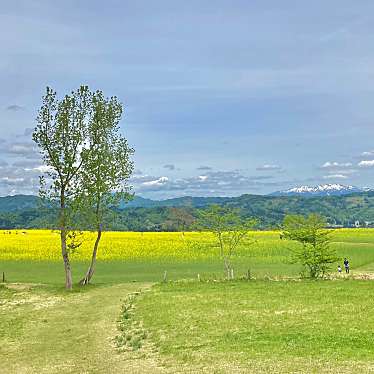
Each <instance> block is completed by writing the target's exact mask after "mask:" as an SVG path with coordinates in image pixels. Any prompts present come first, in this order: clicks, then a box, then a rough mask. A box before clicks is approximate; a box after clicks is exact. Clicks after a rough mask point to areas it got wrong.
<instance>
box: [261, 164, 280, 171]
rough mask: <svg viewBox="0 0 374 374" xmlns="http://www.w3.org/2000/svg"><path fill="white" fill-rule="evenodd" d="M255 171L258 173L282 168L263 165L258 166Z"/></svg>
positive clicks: (274, 165) (273, 165)
mask: <svg viewBox="0 0 374 374" xmlns="http://www.w3.org/2000/svg"><path fill="white" fill-rule="evenodd" d="M256 170H258V171H272V170H282V167H281V166H279V165H276V164H265V165H262V166H258V167H257V168H256Z"/></svg>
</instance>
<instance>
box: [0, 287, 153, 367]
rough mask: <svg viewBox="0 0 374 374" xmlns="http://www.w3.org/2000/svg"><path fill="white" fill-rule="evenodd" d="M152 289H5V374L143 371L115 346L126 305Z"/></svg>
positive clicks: (0, 318) (1, 338)
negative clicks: (129, 298) (140, 291)
mask: <svg viewBox="0 0 374 374" xmlns="http://www.w3.org/2000/svg"><path fill="white" fill-rule="evenodd" d="M146 287H148V285H147V284H142V285H135V284H125V285H113V286H106V287H88V288H86V289H77V290H76V291H73V292H72V293H67V292H66V291H64V290H62V289H61V288H56V287H52V286H41V285H27V284H9V285H6V286H0V357H1V363H0V372H1V373H2V374H23V373H27V374H29V373H35V374H40V373H48V374H51V373H77V374H78V373H79V374H80V373H103V374H104V373H125V372H134V373H136V372H138V371H137V370H136V367H137V366H139V365H138V363H136V367H135V368H134V367H132V366H131V365H132V363H131V362H129V361H128V358H129V357H128V356H127V355H125V354H122V355H119V354H118V353H117V351H116V349H115V346H114V342H113V341H114V337H115V336H116V334H117V333H118V331H117V326H116V321H117V318H118V316H119V313H120V308H121V304H122V300H123V299H124V297H125V296H126V295H127V293H129V292H133V291H135V290H138V289H139V288H143V289H144V288H146ZM144 363H145V364H147V361H146V360H145V361H144ZM134 364H135V363H134ZM140 372H141V371H140Z"/></svg>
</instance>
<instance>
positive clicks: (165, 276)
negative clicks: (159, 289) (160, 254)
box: [164, 270, 168, 283]
mask: <svg viewBox="0 0 374 374" xmlns="http://www.w3.org/2000/svg"><path fill="white" fill-rule="evenodd" d="M167 275H168V273H167V271H166V270H165V272H164V283H166V282H167Z"/></svg>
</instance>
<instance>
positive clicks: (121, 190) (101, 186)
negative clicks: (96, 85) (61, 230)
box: [80, 91, 134, 285]
mask: <svg viewBox="0 0 374 374" xmlns="http://www.w3.org/2000/svg"><path fill="white" fill-rule="evenodd" d="M92 110H93V118H92V122H91V123H90V127H89V143H90V146H89V148H90V150H91V151H90V152H89V154H88V155H87V158H86V161H85V163H84V164H83V166H82V172H81V178H82V183H81V185H82V190H81V193H82V196H81V200H82V201H84V203H85V207H86V209H85V213H86V216H88V217H89V218H90V219H89V222H91V223H92V225H91V226H93V227H91V228H93V229H94V230H95V231H96V233H97V235H96V240H95V243H94V246H93V251H92V256H91V263H90V266H89V268H88V270H87V272H86V274H85V276H84V278H83V279H82V280H81V281H80V283H81V284H82V285H84V284H88V283H89V282H90V280H91V278H92V276H93V274H94V271H95V264H96V256H97V251H98V248H99V243H100V239H101V236H102V231H103V227H104V225H105V223H106V222H107V221H108V220H110V221H113V219H111V217H112V215H113V213H114V209H113V208H114V207H116V206H118V204H119V203H120V202H121V201H122V200H123V199H127V198H130V195H129V194H128V192H129V190H130V187H129V186H128V185H127V181H128V178H129V177H130V175H131V173H132V171H133V162H132V161H130V155H131V154H133V152H134V150H133V149H132V148H130V147H129V146H128V144H127V140H126V139H125V138H124V137H123V136H122V135H121V134H120V133H119V122H120V120H121V115H122V104H121V103H120V102H119V101H118V100H117V98H116V97H111V98H105V97H104V95H103V93H102V92H101V91H96V92H95V93H94V94H93V97H92Z"/></svg>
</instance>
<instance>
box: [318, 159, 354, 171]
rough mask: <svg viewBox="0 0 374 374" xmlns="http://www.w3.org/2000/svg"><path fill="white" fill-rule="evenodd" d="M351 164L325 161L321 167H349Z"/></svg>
mask: <svg viewBox="0 0 374 374" xmlns="http://www.w3.org/2000/svg"><path fill="white" fill-rule="evenodd" d="M351 166H352V163H350V162H345V163H339V162H335V161H334V162H330V161H327V162H325V163H324V164H323V165H322V166H321V168H322V169H336V168H349V167H351Z"/></svg>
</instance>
